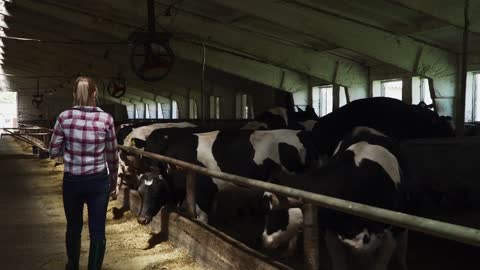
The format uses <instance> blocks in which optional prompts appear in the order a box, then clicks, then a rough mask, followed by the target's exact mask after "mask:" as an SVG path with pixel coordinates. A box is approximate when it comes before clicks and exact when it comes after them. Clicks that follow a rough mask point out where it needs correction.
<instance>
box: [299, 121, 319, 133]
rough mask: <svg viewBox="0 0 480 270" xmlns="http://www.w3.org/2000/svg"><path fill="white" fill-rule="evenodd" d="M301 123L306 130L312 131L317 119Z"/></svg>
mask: <svg viewBox="0 0 480 270" xmlns="http://www.w3.org/2000/svg"><path fill="white" fill-rule="evenodd" d="M298 123H299V124H300V125H302V126H303V127H304V128H305V130H306V131H312V129H313V127H314V126H315V124H316V123H317V121H316V120H307V121H303V122H298Z"/></svg>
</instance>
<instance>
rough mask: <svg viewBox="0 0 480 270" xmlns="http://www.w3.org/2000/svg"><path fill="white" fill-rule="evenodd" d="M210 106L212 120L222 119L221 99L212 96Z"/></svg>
mask: <svg viewBox="0 0 480 270" xmlns="http://www.w3.org/2000/svg"><path fill="white" fill-rule="evenodd" d="M209 104H210V119H220V97H216V96H210V98H209ZM247 109H248V108H247Z"/></svg>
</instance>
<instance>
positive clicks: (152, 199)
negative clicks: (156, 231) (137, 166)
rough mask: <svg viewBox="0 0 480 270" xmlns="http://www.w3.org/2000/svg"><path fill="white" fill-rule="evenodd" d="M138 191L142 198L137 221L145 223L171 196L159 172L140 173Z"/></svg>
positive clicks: (148, 221) (150, 219) (149, 220)
mask: <svg viewBox="0 0 480 270" xmlns="http://www.w3.org/2000/svg"><path fill="white" fill-rule="evenodd" d="M139 178H140V181H141V184H140V187H139V188H138V193H139V194H140V197H141V199H142V204H141V209H140V214H139V215H138V218H137V220H138V222H139V223H140V224H143V225H146V224H148V223H150V222H151V221H152V218H153V217H154V216H155V215H156V214H157V213H158V211H160V209H161V208H162V207H163V206H164V205H166V204H167V203H168V202H169V200H170V197H171V192H170V188H169V185H168V183H167V181H166V180H164V178H163V177H162V175H161V174H156V173H150V172H147V173H145V174H142V175H140V177H139Z"/></svg>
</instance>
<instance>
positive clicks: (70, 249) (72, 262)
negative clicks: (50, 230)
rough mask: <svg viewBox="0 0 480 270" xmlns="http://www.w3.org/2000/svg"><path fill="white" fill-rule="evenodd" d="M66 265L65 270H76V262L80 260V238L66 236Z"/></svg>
mask: <svg viewBox="0 0 480 270" xmlns="http://www.w3.org/2000/svg"><path fill="white" fill-rule="evenodd" d="M65 242H66V246H67V257H68V263H67V265H65V270H78V268H79V267H78V262H79V260H80V247H81V244H82V240H81V239H80V237H71V236H68V235H67V236H66V241H65Z"/></svg>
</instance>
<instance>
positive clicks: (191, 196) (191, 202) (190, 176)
mask: <svg viewBox="0 0 480 270" xmlns="http://www.w3.org/2000/svg"><path fill="white" fill-rule="evenodd" d="M195 178H196V174H195V172H194V171H192V170H188V171H187V188H186V194H185V199H186V201H187V213H188V215H190V217H191V218H197V209H196V202H195V184H196V183H195Z"/></svg>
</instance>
